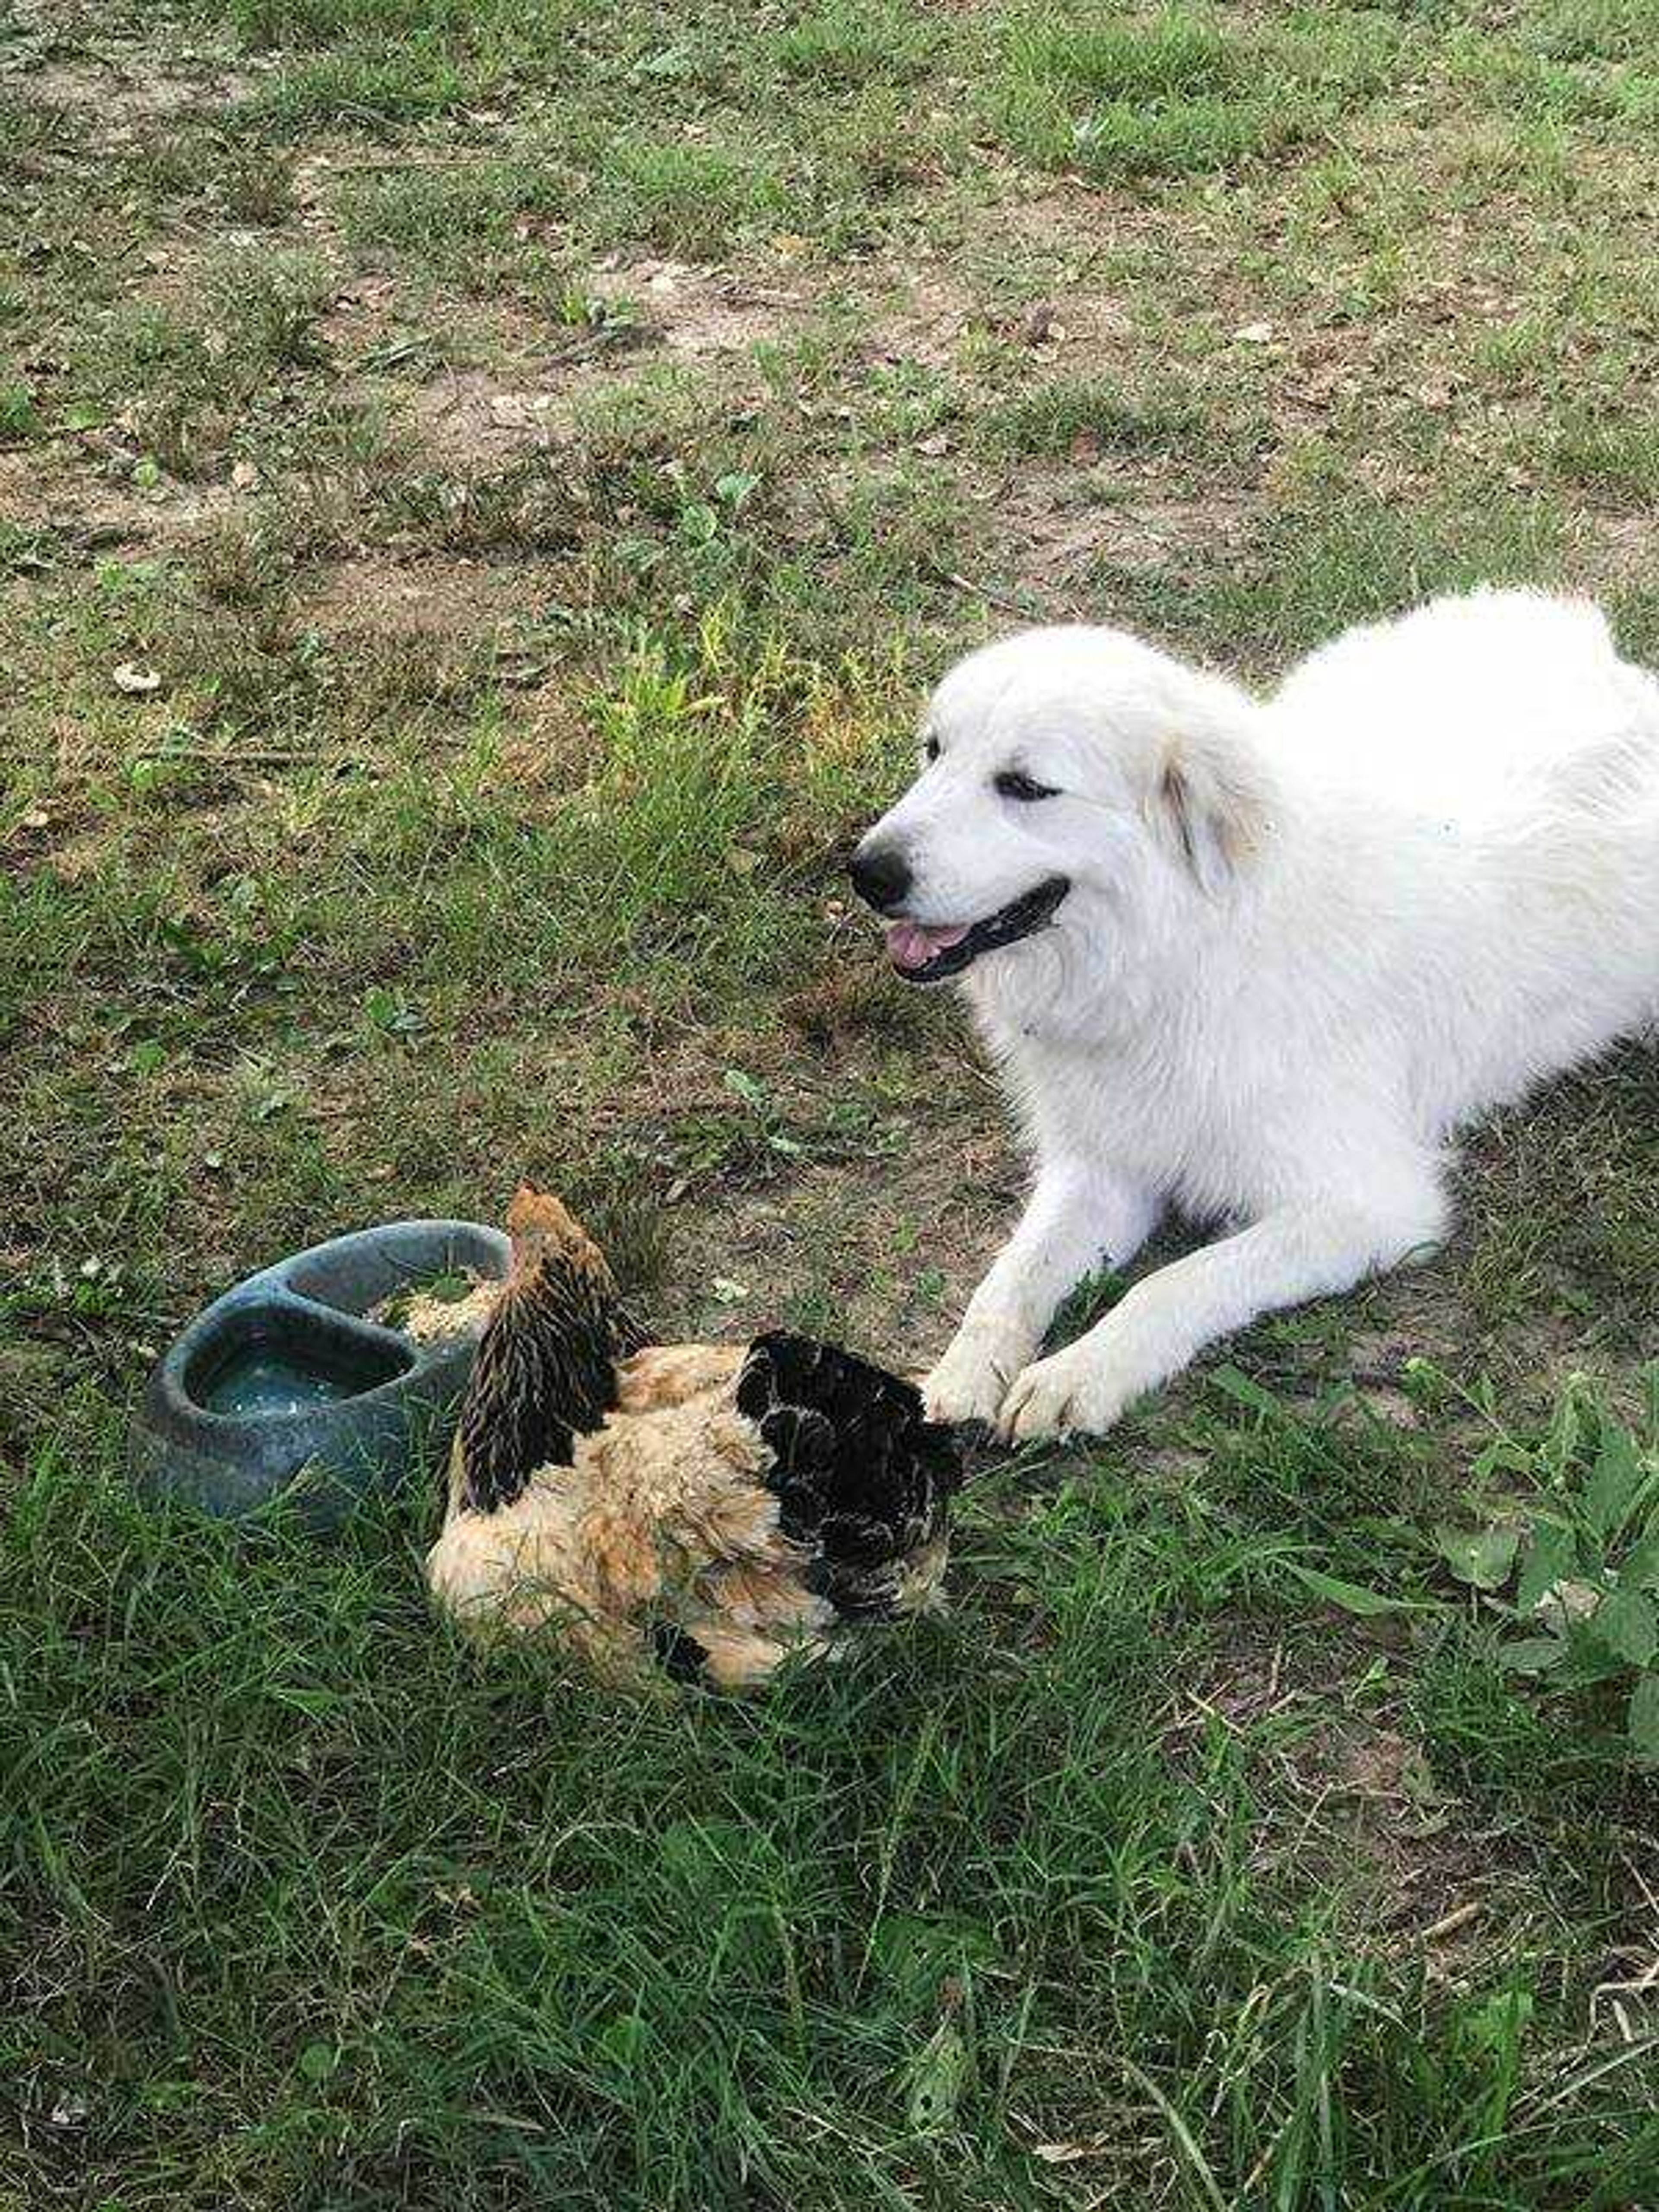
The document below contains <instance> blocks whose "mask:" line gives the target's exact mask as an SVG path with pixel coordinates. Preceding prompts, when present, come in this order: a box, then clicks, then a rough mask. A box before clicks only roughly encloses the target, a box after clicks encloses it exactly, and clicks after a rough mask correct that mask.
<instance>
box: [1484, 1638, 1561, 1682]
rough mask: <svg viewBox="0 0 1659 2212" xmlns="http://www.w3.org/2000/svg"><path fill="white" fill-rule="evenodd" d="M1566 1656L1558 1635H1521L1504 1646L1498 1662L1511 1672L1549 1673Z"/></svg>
mask: <svg viewBox="0 0 1659 2212" xmlns="http://www.w3.org/2000/svg"><path fill="white" fill-rule="evenodd" d="M1566 1656H1567V1647H1566V1645H1565V1644H1564V1643H1563V1642H1562V1641H1561V1639H1560V1638H1559V1636H1523V1637H1522V1638H1520V1640H1519V1641H1518V1642H1517V1643H1515V1644H1505V1645H1504V1648H1503V1650H1501V1651H1500V1652H1499V1653H1498V1665H1499V1666H1500V1667H1502V1668H1506V1669H1507V1671H1508V1672H1509V1673H1510V1674H1553V1673H1554V1671H1555V1669H1556V1668H1558V1667H1559V1666H1560V1665H1561V1664H1562V1663H1563V1662H1564V1661H1565V1658H1566Z"/></svg>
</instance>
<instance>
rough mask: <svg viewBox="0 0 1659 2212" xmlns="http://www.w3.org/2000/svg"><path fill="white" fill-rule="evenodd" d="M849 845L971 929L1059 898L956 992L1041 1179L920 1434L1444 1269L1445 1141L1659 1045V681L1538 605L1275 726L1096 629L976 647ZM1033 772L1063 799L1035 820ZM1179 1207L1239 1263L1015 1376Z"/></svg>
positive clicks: (1117, 1317) (1602, 636) (1362, 652)
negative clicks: (885, 800) (866, 826)
mask: <svg viewBox="0 0 1659 2212" xmlns="http://www.w3.org/2000/svg"><path fill="white" fill-rule="evenodd" d="M926 735H927V737H928V738H930V739H931V740H932V741H933V742H934V743H936V744H937V745H938V747H939V757H938V758H937V760H936V761H933V762H932V763H930V764H927V765H924V767H923V769H922V771H921V774H920V775H919V776H918V777H917V779H916V781H915V783H914V784H913V785H912V786H911V787H910V789H909V790H908V792H907V793H906V794H905V795H904V797H903V798H902V799H900V800H899V802H898V804H897V805H896V806H895V807H893V808H892V810H891V811H890V812H889V813H888V814H886V815H885V816H884V817H883V818H882V820H881V822H880V823H878V824H877V826H876V828H875V829H873V830H872V832H871V834H870V836H869V838H868V839H866V846H872V845H874V844H876V843H877V842H881V843H883V844H884V845H885V844H888V843H890V842H896V845H897V847H898V848H899V849H901V850H902V852H903V853H904V854H905V855H906V856H907V858H908V860H909V863H910V866H911V867H912V869H913V870H914V872H915V873H914V882H913V884H912V886H911V889H910V890H909V891H908V893H907V895H906V896H905V899H904V902H903V905H902V914H903V915H905V916H907V917H908V918H909V919H911V920H913V921H917V922H920V923H921V924H923V925H924V926H927V925H933V926H936V927H948V926H951V925H955V924H959V923H961V922H963V921H974V920H976V919H979V918H981V917H983V916H985V915H988V914H991V913H994V912H995V911H997V910H999V909H1000V908H1001V907H1002V906H1004V905H1005V904H1006V903H1007V902H1010V901H1012V900H1013V899H1015V898H1016V897H1018V896H1020V895H1021V894H1022V893H1024V891H1026V890H1029V889H1030V888H1031V886H1032V885H1033V884H1036V883H1037V882H1039V881H1041V880H1042V879H1043V878H1047V877H1049V876H1052V875H1054V874H1064V875H1066V876H1069V877H1070V878H1071V879H1072V890H1071V891H1070V894H1069V896H1067V897H1066V900H1065V902H1064V903H1063V904H1062V905H1061V907H1060V910H1059V913H1058V915H1056V917H1055V919H1054V922H1053V924H1052V925H1051V926H1050V927H1048V928H1047V929H1045V930H1043V931H1042V932H1041V933H1038V934H1036V935H1035V936H1032V937H1030V938H1027V939H1024V941H1022V942H1020V943H1018V944H1016V945H1011V946H1009V947H1007V948H1006V949H1005V950H1003V951H997V952H994V953H989V954H986V955H983V956H981V958H980V959H979V960H978V961H977V962H975V964H974V965H973V966H972V967H970V968H969V969H968V971H967V972H966V974H965V975H964V976H963V979H962V987H963V990H964V992H965V994H966V996H967V998H968V1000H969V1004H970V1006H971V1007H972V1009H973V1012H974V1015H975V1018H976V1021H977V1023H978V1025H979V1027H980V1029H981V1032H982V1033H983V1036H984V1037H985V1039H986V1041H987V1044H988V1046H989V1048H990V1049H991V1051H992V1052H993V1053H994V1055H995V1057H996V1059H997V1060H998V1061H999V1062H1000V1065H1001V1066H1002V1068H1003V1069H1004V1071H1005V1073H1006V1079H1007V1083H1008V1086H1009V1089H1010V1091H1011V1092H1012V1097H1013V1100H1014V1103H1015V1105H1016V1107H1017V1109H1018V1114H1019V1115H1020V1117H1021V1120H1022V1121H1023V1123H1024V1127H1025V1130H1026V1132H1027V1134H1028V1136H1029V1138H1030V1143H1031V1146H1032V1148H1033V1150H1034V1152H1035V1156H1036V1182H1035V1187H1034V1189H1033V1191H1032V1194H1031V1197H1030V1203H1029V1205H1028V1206H1027V1208H1026V1212H1025V1214H1024V1218H1023V1219H1022V1220H1021V1222H1020V1224H1019V1225H1018V1229H1017V1230H1016V1231H1015V1232H1014V1234H1013V1237H1012V1240H1011V1241H1010V1243H1008V1245H1007V1246H1006V1249H1004V1251H1003V1252H1002V1254H1001V1255H1000V1258H999V1259H998V1260H997V1261H996V1263H995V1265H994V1267H992V1269H991V1272H990V1273H989V1274H988V1275H987V1278H986V1279H985V1281H984V1282H983V1283H982V1284H981V1286H980V1288H979V1290H978V1291H977V1292H976V1293H975V1297H974V1298H973V1299H972V1301H971V1303H970V1304H969V1308H968V1310H967V1313H966V1315H965V1316H964V1318H963V1322H962V1325H961V1328H960V1329H959V1330H958V1332H957V1335H956V1337H955V1340H953V1342H952V1343H951V1346H950V1348H949V1349H948V1350H947V1351H946V1352H945V1356H944V1358H942V1359H941V1360H940V1362H939V1365H938V1366H937V1367H936V1368H935V1369H934V1370H933V1374H932V1376H930V1378H929V1380H928V1383H927V1398H928V1401H929V1404H930V1406H931V1407H932V1409H933V1412H934V1413H937V1414H939V1415H940V1416H942V1417H945V1418H949V1419H969V1418H976V1419H984V1420H987V1421H994V1422H997V1423H998V1424H1000V1426H1001V1428H1002V1430H1003V1431H1004V1433H1005V1434H1006V1435H1009V1436H1012V1437H1017V1438H1023V1437H1037V1436H1042V1435H1047V1434H1050V1433H1053V1432H1056V1431H1065V1430H1067V1429H1084V1430H1102V1429H1105V1428H1107V1427H1108V1426H1109V1425H1110V1424H1111V1423H1112V1422H1113V1421H1115V1419H1117V1417H1118V1416H1119V1414H1120V1413H1121V1412H1122V1411H1123V1409H1124V1407H1126V1406H1127V1405H1128V1404H1129V1402H1130V1401H1132V1400H1133V1399H1134V1398H1136V1397H1138V1396H1139V1395H1141V1394H1142V1393H1143V1392H1145V1391H1146V1390H1149V1389H1152V1387H1153V1386H1155V1385H1156V1384H1158V1383H1161V1382H1162V1381H1164V1379H1165V1378H1166V1377H1167V1376H1170V1375H1171V1374H1173V1373H1175V1372H1176V1370H1178V1369H1180V1368H1181V1367H1182V1366H1183V1365H1184V1364H1186V1363H1187V1362H1188V1360H1189V1359H1191V1358H1192V1357H1193V1356H1194V1353H1195V1352H1198V1350H1199V1349H1200V1346H1203V1345H1205V1344H1206V1343H1207V1342H1209V1341H1210V1340H1212V1339H1214V1338H1216V1337H1218V1336H1220V1335H1223V1334H1226V1333H1228V1332H1230V1331H1231V1330H1234V1329H1237V1328H1241V1327H1242V1326H1243V1324H1244V1323H1246V1322H1249V1321H1250V1320H1252V1319H1253V1318H1254V1317H1255V1316H1257V1315H1259V1314H1261V1313H1264V1312H1266V1311H1268V1310H1272V1309H1273V1308H1276V1307H1283V1306H1288V1305H1291V1304H1296V1303H1297V1302H1299V1301H1300V1300H1302V1299H1304V1298H1309V1297H1316V1296H1319V1295H1321V1294H1324V1293H1328V1292H1333V1291H1341V1290H1344V1289H1346V1288H1347V1287H1348V1286H1349V1285H1352V1284H1353V1283H1355V1282H1356V1281H1358V1280H1359V1279H1361V1278H1363V1277H1364V1276H1365V1275H1366V1274H1368V1273H1370V1272H1372V1271H1373V1270H1376V1269H1379V1268H1383V1267H1390V1266H1393V1265H1394V1264H1395V1263H1396V1262H1398V1261H1401V1260H1404V1259H1405V1258H1407V1256H1408V1255H1413V1254H1416V1253H1418V1252H1420V1251H1422V1250H1423V1249H1425V1248H1428V1247H1431V1246H1432V1245H1434V1244H1435V1243H1437V1240H1438V1239H1439V1238H1440V1237H1442V1236H1443V1234H1444V1232H1445V1230H1446V1227H1447V1224H1448V1200H1447V1194H1446V1173H1445V1170H1446V1154H1445V1152H1444V1149H1443V1147H1444V1146H1445V1144H1446V1141H1447V1139H1448V1138H1449V1134H1450V1133H1451V1132H1453V1131H1454V1130H1455V1128H1456V1127H1458V1126H1459V1125H1460V1124H1462V1123H1464V1122H1467V1121H1468V1120H1469V1119H1470V1117H1472V1116H1474V1115H1478V1114H1480V1113H1481V1112H1482V1111H1483V1110H1485V1109H1487V1108H1489V1107H1492V1106H1495V1105H1497V1104H1498V1103H1501V1102H1504V1101H1505V1100H1510V1099H1513V1098H1516V1097H1519V1096H1520V1095H1521V1094H1522V1093H1523V1092H1525V1091H1527V1090H1528V1089H1529V1088H1530V1087H1531V1086H1532V1085H1534V1084H1536V1083H1537V1082H1539V1081H1540V1080H1541V1079H1543V1078H1545V1077H1547V1076H1549V1075H1552V1074H1553V1073H1557V1072H1558V1071H1559V1070H1561V1069H1563V1068H1566V1067H1568V1066H1571V1065H1572V1064H1573V1063H1574V1062H1577V1061H1581V1060H1585V1059H1587V1058H1589V1056H1591V1055H1593V1054H1596V1053H1598V1052H1600V1051H1601V1050H1602V1049H1603V1048H1606V1047H1607V1046H1608V1045H1609V1044H1611V1043H1612V1042H1613V1041H1614V1040H1615V1039H1617V1038H1619V1037H1620V1036H1626V1035H1629V1034H1632V1033H1633V1032H1635V1031H1638V1030H1640V1029H1642V1028H1643V1027H1644V1026H1645V1025H1647V1024H1650V1023H1652V1022H1653V1021H1654V1020H1655V1018H1656V1016H1659V683H1656V682H1655V680H1654V679H1653V678H1651V677H1650V676H1649V675H1647V674H1646V673H1644V671H1641V670H1640V669H1638V668H1636V667H1633V666H1632V665H1630V664H1629V663H1627V662H1625V661H1623V660H1621V659H1620V658H1619V656H1618V653H1617V651H1616V649H1615V647H1614V646H1613V641H1612V638H1611V636H1610V635H1609V633H1608V630H1607V624H1606V623H1605V621H1604V619H1603V617H1602V616H1601V612H1600V611H1599V610H1598V609H1597V608H1596V607H1595V606H1593V605H1589V604H1588V603H1586V602H1583V601H1572V600H1561V599H1548V598H1545V597H1542V596H1539V595H1535V594H1532V593H1528V592H1475V593H1474V594H1473V595H1471V596H1469V597H1467V598H1462V599H1442V600H1438V601H1437V602H1435V603H1433V604H1431V605H1428V606H1425V607H1423V608H1421V609H1419V611H1417V612H1415V613H1413V614H1411V615H1408V616H1407V617H1403V618H1402V619H1401V620H1399V621H1397V622H1393V623H1384V624H1380V625H1378V626H1376V627H1374V628H1368V629H1354V630H1351V631H1349V632H1348V633H1347V634H1346V635H1344V636H1341V637H1340V638H1338V639H1337V640H1336V641H1334V643H1333V644H1330V645H1328V646H1327V647H1325V648H1324V649H1323V650H1322V651H1321V652H1319V653H1315V654H1314V655H1313V656H1312V657H1311V658H1310V659H1308V660H1306V661H1304V663H1303V664H1302V665H1301V666H1300V667H1298V668H1297V669H1296V670H1295V671H1293V672H1292V673H1291V676H1290V677H1289V678H1288V679H1287V680H1286V681H1285V684H1283V685H1282V686H1281V688H1280V689H1279V690H1278V692H1277V693H1275V694H1274V695H1273V696H1271V697H1270V698H1268V699H1267V700H1265V701H1258V700H1257V699H1255V698H1253V697H1251V696H1248V695H1247V694H1246V693H1245V692H1244V691H1243V690H1239V689H1237V687H1236V686H1235V685H1233V684H1230V683H1227V682H1225V681H1224V680H1222V679H1220V678H1217V677H1214V676H1212V675H1206V674H1204V673H1201V672H1200V671H1198V670H1195V669H1194V668H1190V667H1187V666H1184V665H1182V664H1181V663H1179V662H1178V661H1176V660H1173V659H1170V658H1168V657H1167V656H1166V655H1164V654H1163V653H1158V652H1156V651H1154V650H1152V648H1151V647H1148V646H1146V645H1144V644H1141V643H1139V642H1138V641H1136V640H1135V639H1133V638H1132V637H1128V636H1126V635H1122V634H1121V632H1118V631H1115V630H1110V629H1083V628H1078V629H1041V630H1035V631H1030V632H1028V633H1025V634H1024V635H1018V636H1014V637H1011V638H1008V639H1006V640H1004V641H1001V642H1000V643H997V644H994V645H991V646H989V647H986V648H985V649H983V650H982V651H981V652H978V653H975V654H973V655H972V656H971V657H970V658H969V659H967V660H965V661H963V662H962V663H961V664H960V665H958V666H957V668H955V669H954V670H953V671H951V673H950V674H949V675H948V676H947V677H946V678H945V681H944V682H943V683H942V684H940V686H939V690H937V692H936V693H935V694H934V696H933V701H932V703H931V706H930V708H929V711H928V715H927V723H926ZM1016 766H1017V767H1018V769H1021V770H1023V771H1024V773H1025V774H1027V775H1030V776H1031V777H1033V778H1034V779H1036V780H1037V781H1040V782H1042V783H1043V784H1046V785H1051V786H1054V787H1056V789H1057V795H1056V796H1054V797H1052V798H1047V799H1041V800H1038V801H1036V802H1034V803H1033V802H1026V803H1021V802H1020V801H1018V800H1016V799H1008V798H1005V797H1000V796H999V795H998V794H997V793H996V792H995V791H994V788H993V782H992V780H993V778H994V776H995V775H997V774H998V773H999V772H1000V771H1003V770H1006V769H1008V768H1011V767H1016ZM1168 1206H1174V1207H1176V1208H1179V1209H1180V1210H1181V1211H1182V1212H1184V1213H1186V1214H1188V1215H1189V1216H1193V1217H1197V1218H1219V1219H1221V1220H1224V1221H1225V1222H1226V1223H1228V1224H1229V1225H1231V1231H1232V1233H1231V1234H1228V1235H1226V1236H1225V1237H1222V1238H1221V1239H1220V1241H1218V1242H1217V1243H1212V1244H1210V1245H1208V1246H1206V1247H1204V1248H1202V1249H1199V1250H1197V1251H1195V1252H1194V1253H1192V1254H1191V1255H1189V1256H1188V1257H1187V1258H1185V1259H1182V1260H1179V1261H1176V1262H1175V1263H1174V1264H1173V1265H1172V1266H1169V1267H1164V1268H1162V1269H1159V1270H1158V1271H1156V1272H1155V1273H1152V1274H1151V1275H1149V1276H1147V1277H1146V1279H1143V1280H1142V1281H1140V1282H1139V1283H1138V1284H1137V1285H1134V1287H1133V1288H1132V1289H1131V1290H1130V1291H1128V1292H1127V1294H1126V1295H1125V1297H1123V1298H1122V1299H1121V1302H1120V1303H1119V1304H1118V1305H1117V1306H1116V1307H1115V1309H1114V1310H1113V1311H1112V1312H1111V1313H1109V1315H1108V1316H1107V1317H1106V1318H1105V1319H1104V1320H1103V1322H1100V1323H1099V1324H1098V1326H1097V1327H1096V1328H1092V1329H1091V1330H1090V1331H1089V1333H1088V1334H1086V1335H1085V1336H1084V1337H1082V1338H1081V1339H1080V1340H1079V1341H1078V1342H1077V1343H1075V1344H1073V1345H1072V1346H1068V1347H1067V1348H1066V1349H1065V1350H1063V1351H1061V1352H1056V1353H1054V1355H1053V1356H1052V1357H1051V1358H1047V1359H1041V1360H1036V1362H1035V1364H1029V1363H1031V1362H1032V1359H1033V1354H1034V1353H1035V1352H1036V1349H1037V1347H1038V1345H1039V1343H1040V1341H1041V1339H1042V1334H1043V1332H1044V1330H1045V1329H1046V1328H1047V1326H1048V1322H1050V1321H1051V1319H1052V1317H1053V1316H1054V1311H1055V1310H1056V1308H1057V1306H1058V1305H1059V1304H1060V1300H1061V1299H1062V1298H1063V1297H1064V1296H1065V1294H1066V1291H1068V1290H1069V1289H1070V1288H1071V1287H1072V1286H1073V1285H1074V1284H1075V1283H1076V1282H1078V1281H1079V1279H1081V1278H1082V1277H1083V1276H1084V1275H1085V1274H1086V1273H1088V1272H1089V1271H1090V1270H1091V1268H1093V1267H1096V1266H1097V1265H1098V1264H1099V1263H1100V1261H1102V1260H1103V1258H1109V1259H1110V1260H1111V1261H1115V1262H1117V1263H1120V1264H1121V1263H1122V1262H1124V1261H1127V1260H1128V1259H1129V1258H1130V1257H1131V1255H1133V1253H1134V1252H1135V1251H1136V1249H1138V1247H1139V1245H1140V1244H1141V1243H1142V1242H1143V1241H1144V1240H1145V1238H1146V1237H1147V1235H1148V1234H1149V1232H1150V1231H1151V1230H1152V1227H1153V1226H1154V1225H1155V1224H1156V1222H1157V1221H1158V1218H1159V1216H1160V1214H1162V1213H1163V1212H1164V1209H1165V1208H1166V1207H1168Z"/></svg>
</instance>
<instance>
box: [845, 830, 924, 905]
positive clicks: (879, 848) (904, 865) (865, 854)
mask: <svg viewBox="0 0 1659 2212" xmlns="http://www.w3.org/2000/svg"><path fill="white" fill-rule="evenodd" d="M847 872H848V875H849V876H851V878H853V889H854V890H855V891H856V892H857V893H858V895H859V896H860V898H861V899H862V900H863V901H864V902H865V904H866V906H872V907H874V908H875V910H876V912H877V913H878V914H891V912H892V911H893V908H895V907H896V906H897V905H899V904H900V903H901V902H902V900H904V899H905V898H906V897H907V896H908V894H909V890H910V883H911V875H910V863H909V862H908V860H906V859H905V857H904V854H903V852H902V850H901V848H899V847H898V846H896V845H869V844H865V845H860V847H859V848H858V850H857V852H856V853H854V855H853V857H852V859H851V860H849V861H848V864H847Z"/></svg>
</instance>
